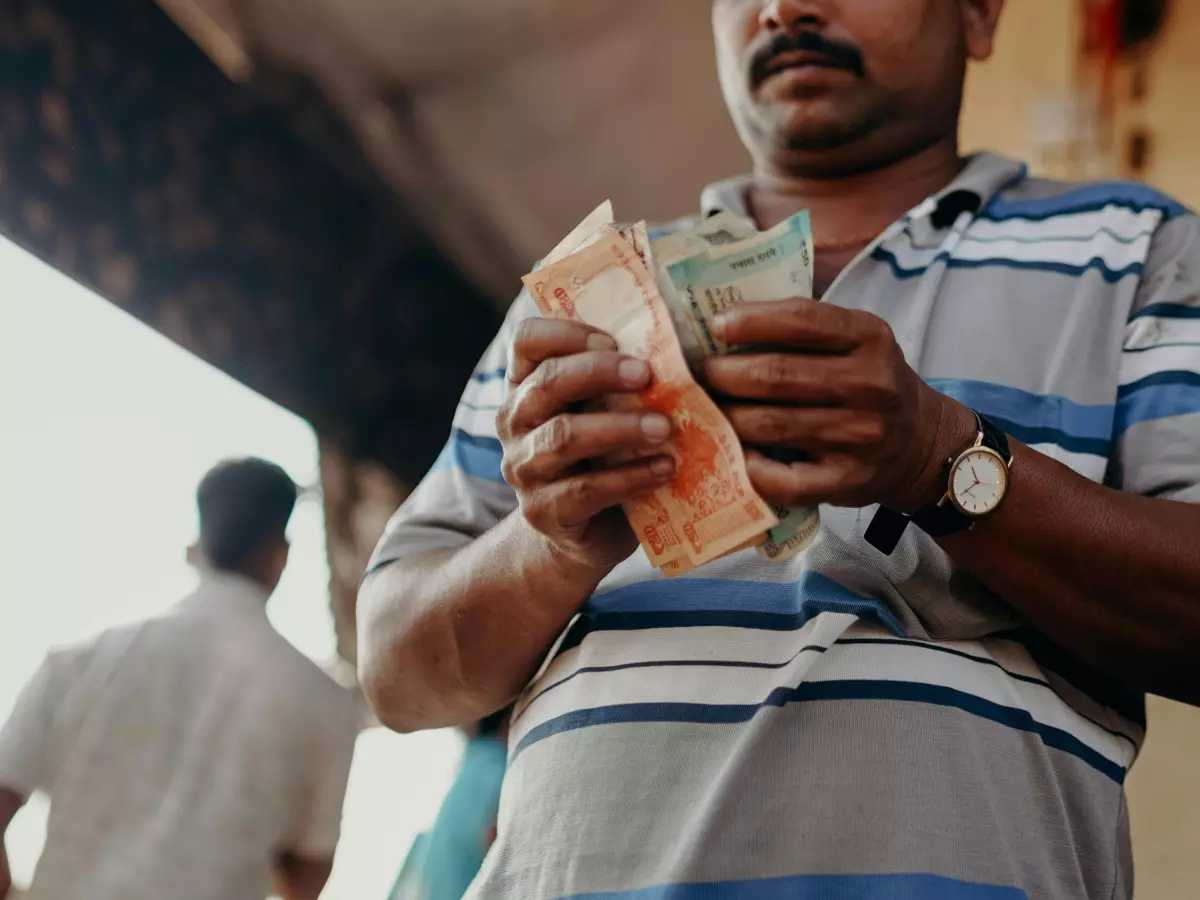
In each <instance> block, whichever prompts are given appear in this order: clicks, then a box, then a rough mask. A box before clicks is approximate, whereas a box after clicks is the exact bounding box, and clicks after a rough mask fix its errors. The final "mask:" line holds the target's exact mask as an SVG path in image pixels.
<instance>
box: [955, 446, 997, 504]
mask: <svg viewBox="0 0 1200 900" xmlns="http://www.w3.org/2000/svg"><path fill="white" fill-rule="evenodd" d="M1007 490H1008V469H1007V468H1006V467H1005V465H1004V460H1003V459H1001V458H1000V454H998V453H996V452H995V451H994V450H990V449H988V448H987V447H976V448H975V449H974V450H970V451H968V452H967V453H965V454H963V455H962V456H961V457H960V458H959V459H958V461H957V462H956V463H955V464H954V471H953V472H952V473H951V475H950V494H951V497H952V498H953V500H954V505H955V506H957V507H958V508H959V509H961V510H962V511H963V512H964V513H966V514H967V515H968V516H985V515H987V514H988V513H990V512H991V511H992V510H993V509H995V508H996V507H997V506H999V505H1000V501H1001V500H1003V499H1004V494H1005V492H1006V491H1007Z"/></svg>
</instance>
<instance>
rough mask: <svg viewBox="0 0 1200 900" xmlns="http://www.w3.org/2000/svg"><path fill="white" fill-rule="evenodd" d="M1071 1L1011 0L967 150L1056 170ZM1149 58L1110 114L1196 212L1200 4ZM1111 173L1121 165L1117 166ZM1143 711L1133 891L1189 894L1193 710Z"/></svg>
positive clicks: (1194, 864)
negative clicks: (1053, 99)
mask: <svg viewBox="0 0 1200 900" xmlns="http://www.w3.org/2000/svg"><path fill="white" fill-rule="evenodd" d="M1075 8H1076V4H1075V3H1074V2H1071V0H1008V4H1007V9H1006V11H1005V17H1006V18H1005V20H1004V23H1003V27H1002V30H1001V34H1000V36H999V40H998V45H997V52H996V56H995V58H994V59H993V60H992V61H991V62H989V63H987V64H986V65H983V66H980V67H978V68H977V69H976V70H975V71H973V72H972V73H971V78H970V80H969V83H968V91H967V102H966V108H965V110H964V114H963V130H962V136H963V144H964V146H965V147H966V148H969V149H973V148H977V147H989V148H992V149H995V150H998V151H1000V152H1002V153H1006V154H1008V155H1011V156H1016V157H1020V158H1022V159H1025V160H1029V161H1030V162H1031V163H1032V165H1033V168H1034V169H1035V171H1036V170H1042V171H1046V170H1050V171H1049V173H1048V174H1058V172H1057V171H1055V170H1056V169H1058V168H1059V165H1058V162H1060V160H1058V158H1057V157H1054V156H1053V155H1051V156H1050V157H1049V158H1048V157H1047V154H1046V153H1045V152H1044V150H1043V148H1042V146H1041V145H1040V144H1039V142H1038V141H1037V140H1036V139H1035V136H1034V134H1033V131H1034V128H1033V127H1032V126H1033V122H1034V121H1035V110H1036V109H1037V108H1038V104H1039V103H1040V102H1044V101H1045V98H1046V97H1047V96H1051V95H1053V94H1054V93H1055V92H1061V91H1063V90H1065V89H1067V88H1068V87H1070V85H1071V82H1072V75H1073V52H1074V47H1075V46H1076V42H1075V33H1074V28H1075V27H1076V22H1075V20H1074V17H1073V14H1074V10H1075ZM1148 65H1149V68H1148V75H1149V80H1148V85H1149V94H1148V96H1147V100H1146V103H1145V105H1144V108H1143V109H1142V110H1140V111H1131V110H1126V109H1123V110H1121V111H1120V112H1118V115H1117V116H1116V124H1117V129H1116V130H1117V133H1118V134H1120V133H1121V132H1122V130H1123V127H1124V126H1126V125H1128V124H1130V123H1133V122H1140V123H1143V124H1144V125H1145V126H1147V127H1148V129H1149V131H1150V133H1151V135H1152V140H1153V149H1152V154H1151V157H1150V165H1149V168H1148V169H1147V171H1146V174H1145V180H1146V181H1148V182H1150V183H1151V184H1154V185H1155V186H1156V187H1158V188H1160V189H1162V190H1165V191H1167V192H1168V193H1170V194H1172V195H1173V196H1175V197H1177V198H1178V199H1180V200H1182V201H1183V202H1185V203H1187V204H1189V205H1190V206H1192V207H1193V208H1200V151H1198V149H1197V148H1198V147H1200V116H1198V115H1197V112H1198V111H1200V2H1196V0H1181V2H1179V0H1177V2H1176V3H1174V4H1173V12H1172V16H1171V19H1170V21H1169V23H1168V27H1167V30H1166V32H1165V34H1164V35H1163V36H1162V38H1161V39H1160V41H1159V43H1158V44H1157V45H1156V46H1155V48H1154V50H1153V51H1152V54H1151V56H1150V59H1149V64H1148ZM1111 169H1112V171H1113V173H1114V174H1120V173H1121V167H1120V164H1119V163H1114V164H1112V166H1111ZM1197 452H1198V453H1200V447H1198V448H1197ZM1196 600H1197V602H1198V603H1200V597H1197V598H1196ZM1149 714H1150V734H1149V738H1148V740H1147V742H1146V746H1145V748H1144V750H1143V751H1142V754H1141V757H1140V759H1139V760H1138V762H1137V765H1136V766H1135V767H1134V770H1133V774H1132V775H1131V776H1130V779H1129V801H1130V810H1131V817H1132V822H1133V835H1134V853H1135V856H1136V858H1137V898H1138V900H1192V898H1197V897H1200V768H1198V766H1197V761H1200V710H1195V709H1191V708H1188V707H1184V706H1181V705H1179V704H1176V703H1171V702H1169V701H1166V700H1160V699H1158V698H1152V699H1151V702H1150V709H1149Z"/></svg>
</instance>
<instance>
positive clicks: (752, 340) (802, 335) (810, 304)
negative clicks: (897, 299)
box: [713, 298, 888, 353]
mask: <svg viewBox="0 0 1200 900" xmlns="http://www.w3.org/2000/svg"><path fill="white" fill-rule="evenodd" d="M713 327H714V328H715V329H716V330H717V333H718V336H719V337H721V338H722V339H723V340H724V341H725V342H726V343H728V344H732V345H737V344H785V345H787V346H790V347H798V348H803V349H805V350H823V351H826V352H835V353H842V352H846V351H849V350H853V349H854V348H855V347H858V346H861V345H862V344H863V343H865V342H866V341H868V340H870V339H871V338H873V337H876V336H878V335H880V334H882V333H885V332H886V330H887V327H888V326H887V324H886V323H885V322H884V321H883V320H882V319H880V318H879V317H878V316H875V315H872V314H871V313H867V312H863V311H861V310H854V309H846V308H844V307H841V306H833V305H832V304H829V303H820V302H818V301H816V300H807V299H803V298H800V299H793V300H779V301H776V302H771V303H741V304H738V305H736V306H733V307H731V308H729V309H727V310H726V311H725V312H724V313H723V314H722V315H720V316H718V317H717V320H715V321H714V322H713Z"/></svg>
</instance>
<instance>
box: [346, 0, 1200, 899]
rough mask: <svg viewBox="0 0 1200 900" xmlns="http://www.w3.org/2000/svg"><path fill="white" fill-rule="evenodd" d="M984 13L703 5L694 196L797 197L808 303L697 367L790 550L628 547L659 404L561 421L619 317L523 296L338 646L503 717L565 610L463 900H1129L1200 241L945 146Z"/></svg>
mask: <svg viewBox="0 0 1200 900" xmlns="http://www.w3.org/2000/svg"><path fill="white" fill-rule="evenodd" d="M1001 6H1002V0H790V2H786V0H775V2H765V0H715V2H714V3H713V21H714V25H715V33H716V43H717V53H718V62H719V68H720V73H721V79H722V85H723V87H724V92H725V96H726V98H727V100H728V103H729V107H730V110H731V112H732V114H733V117H734V120H735V121H736V123H737V126H738V129H739V131H740V133H741V135H742V137H743V139H744V141H745V143H746V146H747V147H748V148H749V150H750V153H751V156H752V157H753V161H754V171H753V174H752V175H750V176H747V177H745V178H740V179H736V180H734V181H732V182H728V183H725V184H722V185H717V186H715V187H713V188H711V189H709V190H708V191H706V192H705V194H704V198H703V204H704V208H705V210H706V211H712V210H716V209H726V210H732V211H735V212H739V213H741V214H743V215H745V216H747V217H749V218H751V219H753V220H754V221H755V222H756V223H757V225H759V226H760V227H764V228H765V227H768V226H771V225H773V224H775V223H776V222H778V221H780V220H782V219H783V218H784V217H786V216H788V215H789V214H791V213H794V212H795V211H797V210H799V209H803V208H808V209H810V210H811V211H812V220H813V223H814V227H815V232H816V243H817V247H816V289H815V293H816V294H817V295H818V297H820V298H821V302H816V301H815V300H812V299H807V298H796V299H792V300H787V301H784V302H778V303H764V304H748V305H745V306H742V307H740V308H737V309H736V310H734V311H731V312H730V313H729V314H728V315H727V316H726V318H725V320H724V322H723V331H724V337H725V339H726V340H727V341H729V342H731V343H733V344H737V345H743V346H746V347H747V348H748V351H749V352H745V353H742V354H738V355H733V356H727V357H724V358H719V359H711V360H709V361H708V363H707V365H706V369H705V371H704V373H703V377H704V379H705V381H706V384H707V387H708V389H709V390H710V391H711V392H712V393H713V395H714V396H716V397H718V398H719V400H720V401H721V402H722V404H723V405H724V407H725V409H726V412H727V414H728V416H729V418H730V420H731V421H732V423H733V425H734V427H735V429H736V430H737V432H738V433H739V435H740V436H741V438H742V441H743V443H744V445H745V446H746V447H747V448H748V449H747V455H748V468H749V472H750V475H751V477H752V479H753V482H754V484H755V486H756V487H757V489H758V491H759V492H760V493H761V494H762V495H763V496H764V497H765V498H766V499H768V500H770V501H773V502H776V503H781V504H784V505H787V506H805V505H813V504H818V503H819V504H821V505H822V506H821V514H822V517H823V522H822V527H821V533H820V535H819V537H818V538H817V540H816V542H815V543H814V544H813V545H812V546H811V548H810V549H809V550H808V551H807V552H806V553H804V554H802V555H800V556H798V557H797V558H796V559H794V560H792V561H791V562H789V563H788V564H786V565H771V564H768V563H766V562H764V561H760V559H759V558H758V556H757V555H755V554H754V553H752V552H749V553H742V554H739V555H736V556H734V557H732V558H727V559H724V560H720V561H718V562H716V563H713V564H711V565H708V566H705V567H704V568H702V569H700V570H699V571H697V572H696V573H694V575H692V576H689V577H686V578H682V579H675V580H672V581H664V580H661V579H660V578H659V577H658V576H657V575H656V574H655V573H654V572H652V571H651V569H650V568H649V565H648V563H647V562H646V561H645V560H644V559H643V558H642V556H641V555H640V554H636V555H632V556H631V555H630V554H631V553H632V551H633V550H634V548H635V547H636V543H635V540H634V536H633V535H632V534H631V533H630V531H629V529H628V528H627V526H626V525H625V523H624V520H623V518H622V516H621V513H620V510H619V509H617V508H616V505H617V504H618V503H619V502H621V501H622V500H625V499H627V498H629V497H633V496H636V495H638V494H640V493H642V492H645V491H647V490H648V489H650V488H652V487H655V486H658V485H661V484H664V483H666V482H667V481H668V480H669V479H670V478H671V475H672V470H673V465H674V461H673V460H672V459H671V458H669V457H667V456H664V455H661V454H660V455H659V456H657V457H655V456H653V455H652V454H651V455H647V454H646V451H648V450H651V449H652V448H654V447H659V446H661V445H662V442H663V441H664V439H665V438H666V437H667V432H668V423H667V422H666V421H664V420H662V419H660V418H658V417H656V416H652V415H646V416H641V417H639V416H638V415H636V414H625V413H612V412H589V411H586V410H589V409H590V408H591V407H589V406H587V405H582V406H581V405H580V401H586V400H588V399H590V398H593V397H597V396H601V395H604V394H608V393H614V392H621V391H626V392H628V391H637V390H639V389H642V388H644V387H645V386H646V383H647V378H648V373H647V371H646V368H645V366H644V365H643V364H641V363H640V362H638V361H636V360H630V359H622V358H621V357H620V355H619V354H618V353H617V352H615V350H616V348H615V345H614V343H613V342H612V341H611V339H609V338H608V337H607V336H606V335H602V334H598V333H596V332H594V331H591V330H589V329H587V328H585V327H582V326H580V325H577V324H571V323H563V322H559V321H543V320H539V319H536V318H530V317H532V316H534V315H535V311H534V310H533V308H532V304H531V303H530V302H529V300H528V298H522V299H521V300H520V301H519V302H518V304H517V306H516V307H515V308H514V310H513V312H512V315H511V317H510V320H509V323H508V324H507V325H506V327H505V329H504V331H503V332H502V333H501V335H500V337H499V338H498V340H497V344H496V345H495V347H494V348H493V349H492V350H491V351H490V352H489V354H488V356H487V357H486V358H485V360H484V362H483V365H482V366H481V368H480V370H479V372H478V373H477V374H476V375H475V377H474V378H473V379H472V381H471V383H470V384H469V385H468V388H467V391H466V393H465V395H464V401H463V405H462V406H461V407H460V411H459V413H458V416H457V417H456V420H455V428H456V430H455V432H454V435H453V437H452V439H451V442H450V444H449V447H448V449H447V451H446V453H445V454H444V455H443V457H442V459H441V460H440V461H439V463H438V465H437V466H435V468H434V470H433V471H432V472H431V473H430V474H429V476H428V477H427V479H426V480H425V482H424V483H423V484H422V485H421V486H420V488H419V489H418V490H417V491H416V492H415V494H414V495H413V496H412V498H410V500H409V501H408V502H407V503H406V504H405V506H404V507H403V508H402V509H401V510H400V511H399V513H398V514H397V515H396V517H395V519H394V521H393V522H392V524H391V526H390V528H389V531H388V533H387V535H386V536H385V538H384V540H383V542H382V543H381V545H380V547H379V549H378V551H377V554H376V560H375V566H374V569H373V571H372V572H371V574H370V575H369V576H368V577H367V579H366V581H365V582H364V586H363V591H362V596H361V610H360V622H361V623H362V628H361V632H360V634H361V645H362V650H361V668H362V675H363V678H364V682H365V685H366V689H367V691H368V694H369V696H370V697H371V699H372V701H373V703H374V704H375V706H376V708H377V710H378V711H379V714H380V716H381V717H382V718H383V720H384V721H385V722H387V723H388V724H390V725H392V726H393V727H395V728H399V729H415V728H425V727H432V726H438V725H445V724H449V723H454V722H461V721H466V720H470V719H474V718H478V717H479V716H480V715H482V714H483V713H484V712H486V711H487V710H490V709H494V708H497V707H499V706H501V705H502V704H504V703H505V702H507V701H508V700H509V699H510V698H512V697H513V696H515V695H516V694H518V693H519V692H520V691H521V690H522V688H523V687H524V685H525V682H526V679H527V678H528V677H529V676H530V675H531V674H532V673H533V672H534V671H535V670H538V668H539V664H541V662H542V659H543V654H544V653H545V651H546V649H547V647H549V646H550V645H551V644H552V643H553V642H554V641H555V639H556V637H557V636H558V635H559V634H560V632H562V631H563V629H565V628H567V626H568V623H570V622H571V621H572V619H573V617H576V615H577V614H578V617H577V618H575V620H574V624H573V625H572V626H571V627H570V628H569V630H567V632H566V634H565V637H564V638H563V639H562V641H561V642H560V643H559V644H558V645H557V647H556V648H555V650H554V654H553V658H552V659H551V660H550V661H549V662H548V664H547V665H546V666H545V667H544V669H543V671H542V672H541V673H540V674H539V676H538V677H537V678H536V679H535V681H534V682H533V684H532V685H531V686H530V688H529V690H528V691H527V692H526V693H525V694H524V696H523V697H522V699H521V700H520V701H519V702H518V705H517V709H516V713H515V715H514V717H513V722H512V734H511V737H510V751H509V754H510V759H509V770H508V775H507V778H506V782H505V786H504V795H503V798H502V801H501V813H500V825H499V837H498V840H497V843H496V845H495V847H494V848H493V851H492V853H491V855H490V856H489V858H488V861H487V863H485V865H484V869H483V872H482V873H481V876H480V879H479V881H478V882H477V885H476V888H475V894H474V896H475V897H482V898H493V897H520V898H523V900H540V898H557V897H579V896H586V897H605V898H624V897H628V898H635V897H636V898H650V897H654V898H665V897H669V898H690V897H705V898H726V897H729V898H732V897H739V898H742V897H747V898H748V897H753V898H760V897H761V898H766V897H806V898H807V897H812V898H818V897H819V898H822V900H824V898H843V897H844V898H851V897H853V898H859V900H861V898H885V897H886V898H888V900H896V898H918V897H920V898H951V897H953V898H971V900H985V898H986V900H1010V898H1011V900H1016V898H1025V897H1029V898H1055V900H1058V898H1061V900H1067V898H1071V900H1075V898H1089V900H1109V898H1122V900H1127V898H1129V897H1130V896H1131V892H1132V874H1131V860H1130V845H1129V835H1128V822H1127V815H1126V809H1125V800H1124V795H1123V790H1122V783H1123V781H1124V778H1125V774H1126V772H1127V770H1128V768H1129V766H1130V765H1131V763H1132V761H1133V758H1134V756H1135V754H1136V751H1137V749H1138V746H1139V744H1140V742H1141V739H1142V735H1143V726H1144V722H1143V708H1144V707H1143V704H1142V698H1141V692H1142V691H1156V692H1159V693H1163V694H1166V695H1168V696H1173V697H1176V698H1179V699H1182V700H1185V701H1192V702H1195V701H1197V700H1200V668H1198V667H1197V666H1195V665H1194V662H1193V661H1194V658H1195V652H1194V648H1195V646H1196V643H1197V641H1198V640H1200V509H1198V508H1197V507H1195V506H1192V505H1189V503H1194V502H1195V501H1197V500H1200V452H1197V450H1198V447H1200V330H1198V328H1200V297H1198V294H1200V237H1198V235H1200V225H1198V220H1197V219H1196V217H1195V216H1193V215H1192V214H1190V213H1188V212H1186V211H1185V210H1184V209H1182V208H1181V207H1180V206H1179V205H1178V204H1177V203H1175V202H1173V201H1171V200H1169V199H1168V198H1166V197H1163V196H1161V195H1159V194H1157V193H1155V192H1154V191H1151V190H1149V189H1147V188H1144V187H1141V186H1137V185H1131V184H1111V183H1110V184H1097V185H1090V186H1084V187H1079V186H1072V185H1066V184H1059V183H1054V182H1050V181H1045V180H1041V179H1037V178H1033V177H1030V176H1029V175H1028V174H1027V172H1026V171H1025V169H1024V167H1022V166H1021V165H1019V164H1017V163H1014V162H1010V161H1008V160H1005V159H1002V158H1000V157H997V156H994V155H991V154H980V155H978V156H975V157H973V158H970V159H963V158H960V157H959V155H958V149H957V142H956V131H957V119H958V113H959V106H960V102H961V98H962V85H963V77H964V71H965V68H966V65H967V62H968V60H971V59H973V60H982V59H984V58H986V57H987V56H988V55H989V54H990V52H991V49H992V40H993V35H994V32H995V28H996V23H997V20H998V18H999V15H1000V12H1001ZM764 348H766V349H764ZM499 373H503V374H499ZM489 404H496V405H498V406H499V413H498V415H497V416H496V422H495V429H494V430H491V429H489V426H488V422H487V417H486V415H485V414H483V413H480V412H477V410H478V409H480V408H483V407H486V406H487V405H489ZM976 413H978V414H979V416H978V417H977V415H976ZM778 447H783V448H793V449H796V450H800V451H803V454H788V455H787V456H788V458H796V457H797V456H798V457H799V459H800V460H801V461H798V462H795V463H792V464H783V463H779V462H775V461H772V460H771V459H768V458H767V457H766V456H764V455H763V454H762V453H760V452H758V451H757V450H755V449H753V448H778ZM625 449H637V450H639V451H642V455H643V456H644V457H645V458H643V459H642V460H641V461H639V462H636V463H633V464H630V465H627V466H623V467H619V468H604V467H603V466H599V465H581V463H587V462H589V461H594V460H600V459H604V458H606V457H608V455H609V454H611V453H612V452H613V451H615V450H625ZM774 455H775V456H780V455H781V454H774ZM501 475H503V478H502V477H501ZM947 495H949V496H947ZM1001 501H1002V502H1001ZM901 514H908V515H912V516H913V517H914V521H911V522H910V521H907V520H906V519H903V518H901ZM873 523H874V527H872V524H873ZM903 524H907V528H906V529H904V530H903V532H902V533H901V530H900V528H899V526H900V525H903ZM868 532H869V533H868ZM897 541H898V542H899V543H898V545H896V546H894V547H893V546H892V545H893V544H896V542H897Z"/></svg>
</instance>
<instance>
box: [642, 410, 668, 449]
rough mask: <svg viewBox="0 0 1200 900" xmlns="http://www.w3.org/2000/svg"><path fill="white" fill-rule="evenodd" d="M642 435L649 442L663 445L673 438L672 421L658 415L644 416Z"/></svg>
mask: <svg viewBox="0 0 1200 900" xmlns="http://www.w3.org/2000/svg"><path fill="white" fill-rule="evenodd" d="M642 434H644V435H645V436H646V440H648V441H654V442H655V443H661V442H662V441H665V440H666V439H667V438H668V437H670V436H671V420H670V419H668V418H667V417H666V416H660V415H658V414H651V415H648V416H642Z"/></svg>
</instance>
